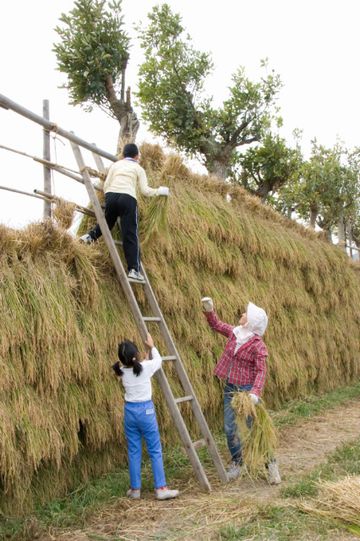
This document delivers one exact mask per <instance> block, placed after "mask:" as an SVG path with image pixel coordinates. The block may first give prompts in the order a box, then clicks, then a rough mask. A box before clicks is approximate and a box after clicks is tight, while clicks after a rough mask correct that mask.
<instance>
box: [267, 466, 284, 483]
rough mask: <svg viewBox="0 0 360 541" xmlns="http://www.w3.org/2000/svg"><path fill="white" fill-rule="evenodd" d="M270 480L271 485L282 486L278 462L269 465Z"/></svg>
mask: <svg viewBox="0 0 360 541" xmlns="http://www.w3.org/2000/svg"><path fill="white" fill-rule="evenodd" d="M268 480H269V483H270V485H280V483H281V477H280V472H279V468H278V465H277V463H276V460H273V461H272V462H269V464H268Z"/></svg>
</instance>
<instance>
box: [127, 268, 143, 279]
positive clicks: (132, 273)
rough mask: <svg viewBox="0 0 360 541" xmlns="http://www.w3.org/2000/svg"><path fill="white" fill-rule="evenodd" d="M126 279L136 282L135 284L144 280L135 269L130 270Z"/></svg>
mask: <svg viewBox="0 0 360 541" xmlns="http://www.w3.org/2000/svg"><path fill="white" fill-rule="evenodd" d="M128 278H131V280H136V281H137V282H145V278H144V277H143V275H142V274H141V272H138V271H136V270H135V269H131V270H130V271H129V274H128Z"/></svg>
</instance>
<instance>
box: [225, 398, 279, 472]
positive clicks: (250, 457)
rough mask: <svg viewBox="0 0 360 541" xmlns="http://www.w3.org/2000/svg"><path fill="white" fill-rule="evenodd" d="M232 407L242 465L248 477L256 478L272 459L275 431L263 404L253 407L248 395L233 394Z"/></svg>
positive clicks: (275, 442)
mask: <svg viewBox="0 0 360 541" xmlns="http://www.w3.org/2000/svg"><path fill="white" fill-rule="evenodd" d="M232 407H233V408H234V410H235V412H236V415H237V422H238V427H239V431H240V438H241V442H242V445H243V461H244V464H245V465H246V467H247V470H248V473H249V475H250V476H251V477H254V478H257V477H259V476H260V475H264V473H265V470H266V467H265V466H266V464H267V463H268V462H269V461H270V460H271V459H273V458H274V455H275V449H276V446H277V440H278V437H277V431H276V429H275V427H274V424H273V422H272V419H271V417H270V415H269V413H268V412H267V410H266V408H265V405H264V403H263V402H260V403H259V404H257V405H256V406H255V405H254V404H253V403H252V401H251V399H250V397H249V394H248V393H246V392H240V393H235V395H234V398H233V400H232Z"/></svg>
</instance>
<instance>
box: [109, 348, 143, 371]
mask: <svg viewBox="0 0 360 541" xmlns="http://www.w3.org/2000/svg"><path fill="white" fill-rule="evenodd" d="M118 356H119V360H120V361H121V363H122V364H123V365H124V366H126V368H132V369H133V372H134V374H135V376H138V375H139V374H141V372H142V369H143V367H142V365H141V363H140V360H139V350H138V348H137V347H136V346H135V344H134V343H133V342H130V340H124V342H121V344H119V348H118ZM116 364H117V365H118V364H119V363H115V365H116ZM115 365H114V366H115ZM113 368H114V367H113ZM118 369H119V371H120V372H121V375H123V372H122V370H121V368H120V366H118ZM114 370H115V373H116V374H117V375H120V374H118V372H117V369H115V368H114Z"/></svg>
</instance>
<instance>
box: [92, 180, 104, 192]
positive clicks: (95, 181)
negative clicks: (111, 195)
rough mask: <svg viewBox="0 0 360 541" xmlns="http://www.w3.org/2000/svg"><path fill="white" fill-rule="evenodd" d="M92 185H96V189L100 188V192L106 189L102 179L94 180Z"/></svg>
mask: <svg viewBox="0 0 360 541" xmlns="http://www.w3.org/2000/svg"><path fill="white" fill-rule="evenodd" d="M92 185H93V186H94V188H95V190H99V191H100V192H103V191H104V183H103V181H102V180H100V179H97V180H93V181H92Z"/></svg>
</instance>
